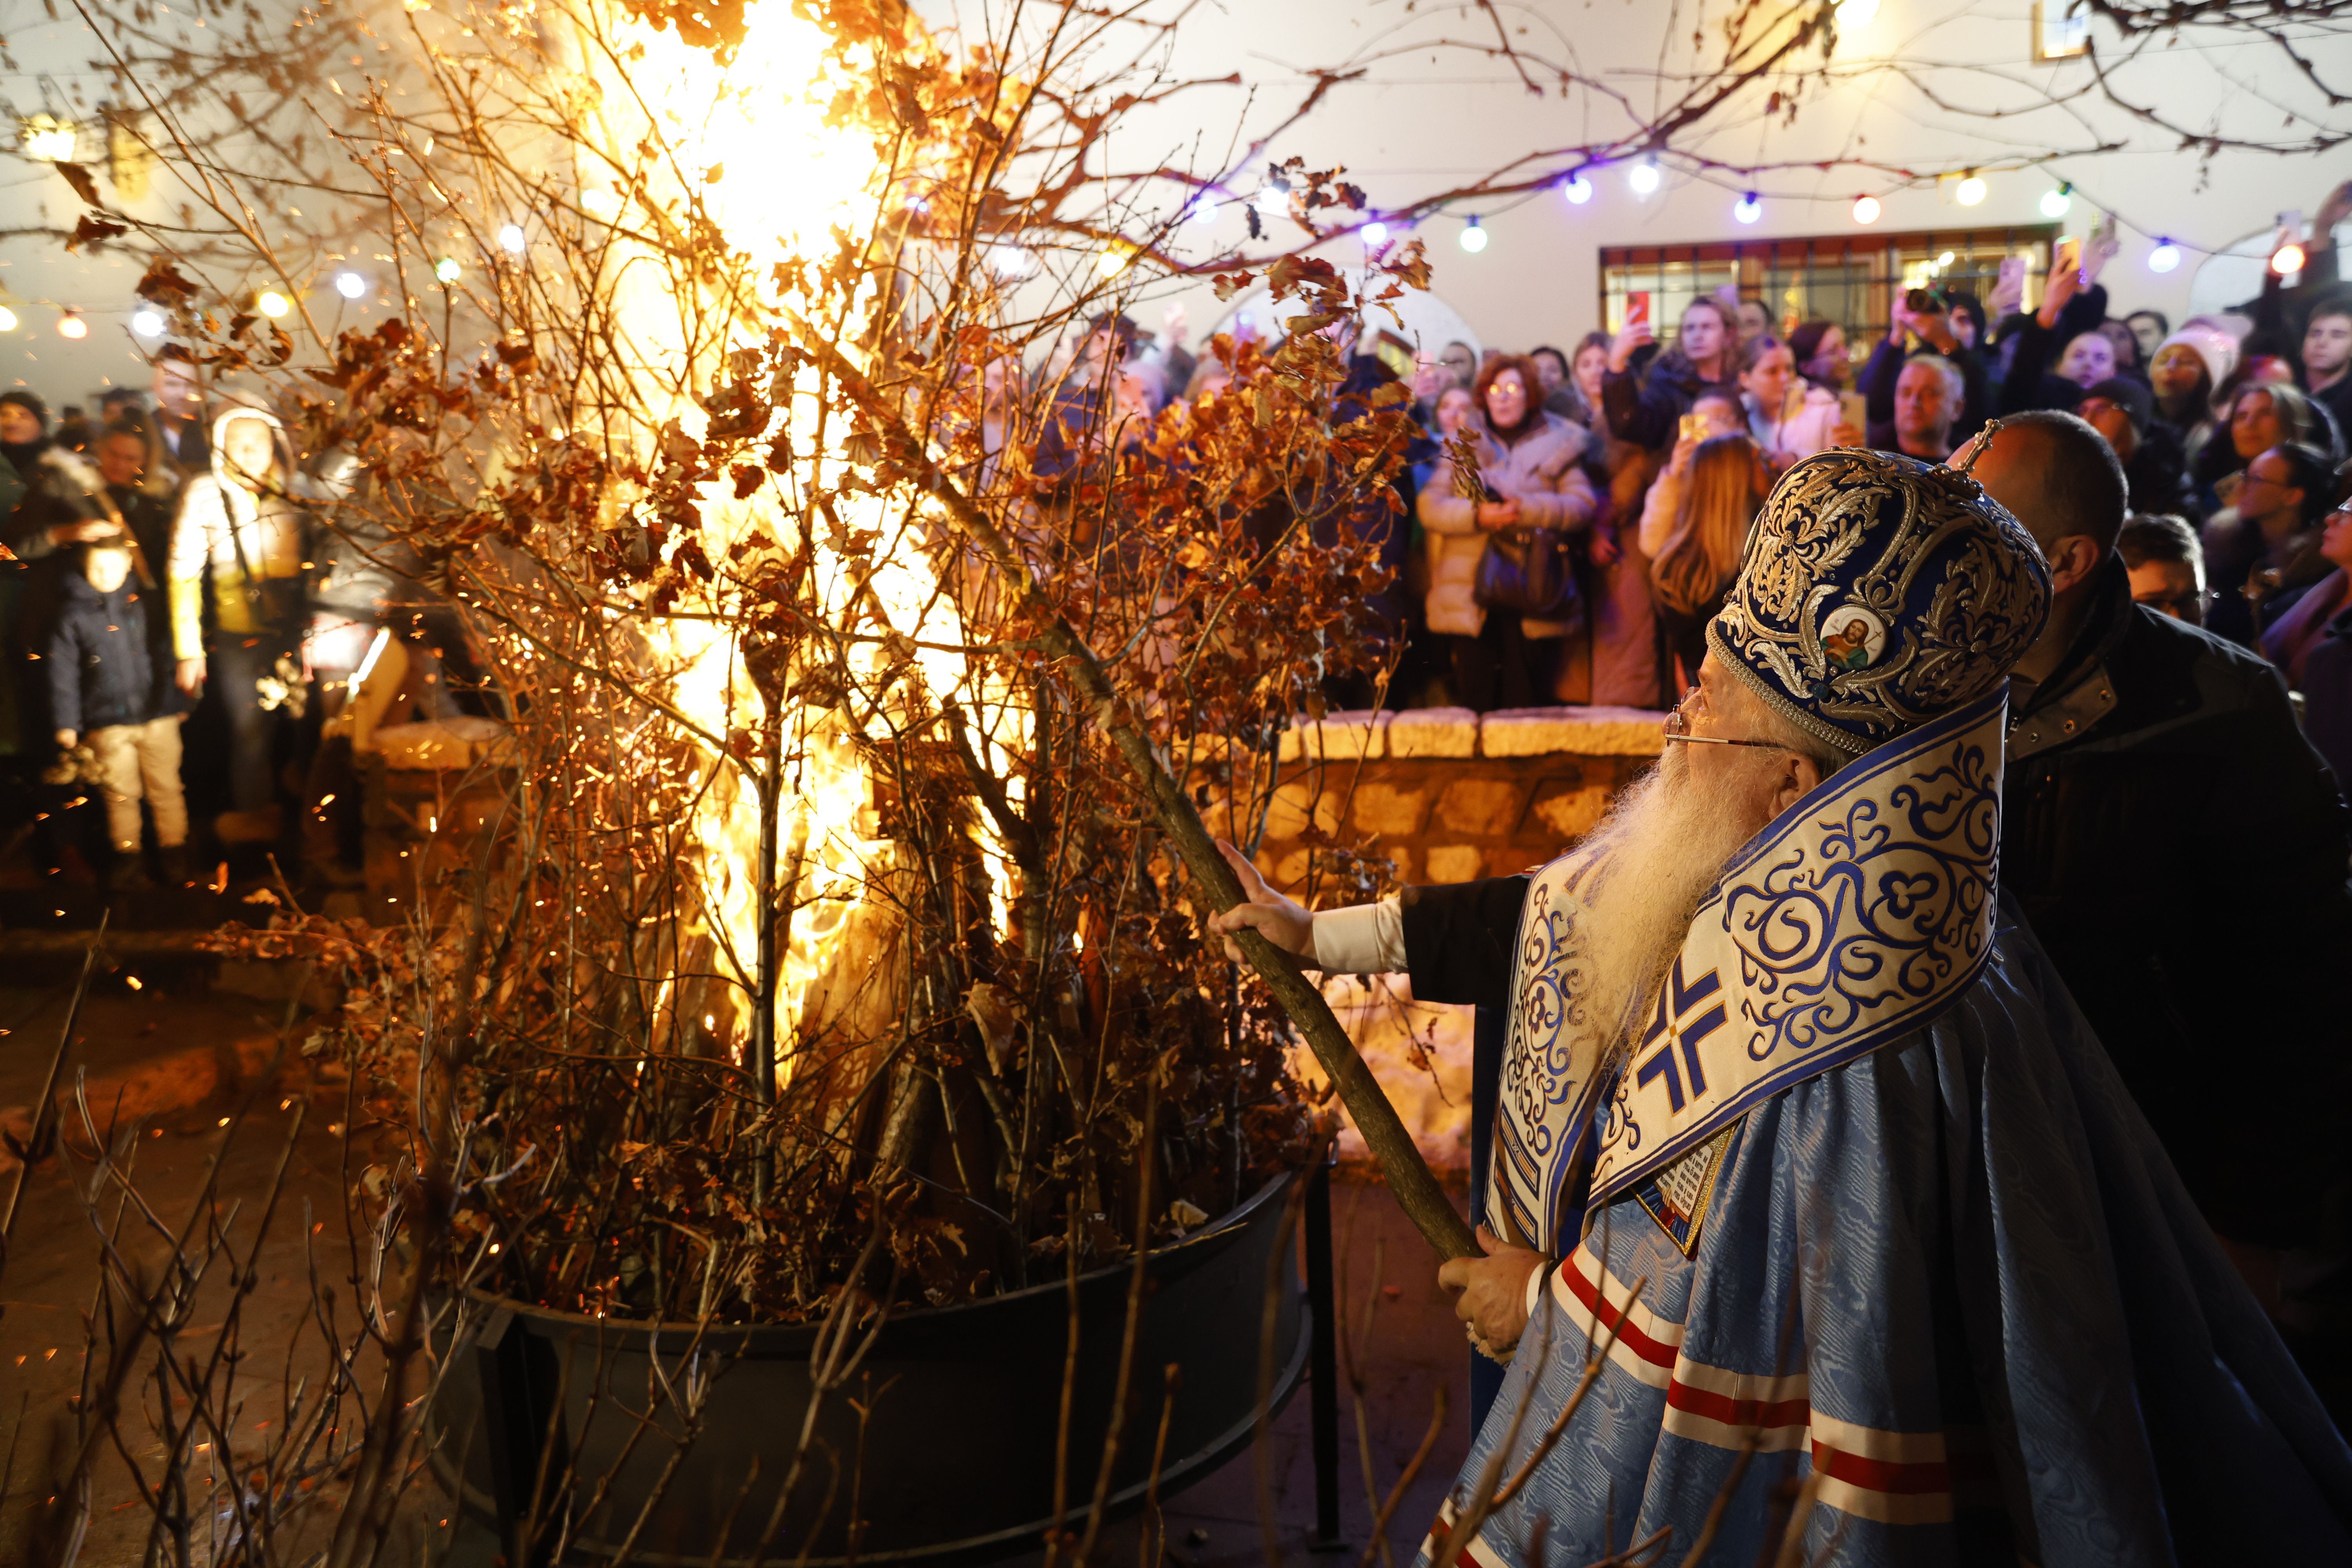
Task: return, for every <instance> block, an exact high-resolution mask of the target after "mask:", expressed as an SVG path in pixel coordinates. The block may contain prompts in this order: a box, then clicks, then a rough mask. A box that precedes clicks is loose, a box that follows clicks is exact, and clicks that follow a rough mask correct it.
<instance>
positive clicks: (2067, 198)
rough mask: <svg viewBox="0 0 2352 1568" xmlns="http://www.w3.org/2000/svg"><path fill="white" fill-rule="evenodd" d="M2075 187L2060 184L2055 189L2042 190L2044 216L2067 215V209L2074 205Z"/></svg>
mask: <svg viewBox="0 0 2352 1568" xmlns="http://www.w3.org/2000/svg"><path fill="white" fill-rule="evenodd" d="M2073 192H2074V186H2072V185H2060V186H2059V187H2058V188H2057V189H2056V190H2054V191H2044V192H2042V216H2043V217H2064V216H2066V209H2067V208H2069V207H2071V206H2073V205H2074V195H2073Z"/></svg>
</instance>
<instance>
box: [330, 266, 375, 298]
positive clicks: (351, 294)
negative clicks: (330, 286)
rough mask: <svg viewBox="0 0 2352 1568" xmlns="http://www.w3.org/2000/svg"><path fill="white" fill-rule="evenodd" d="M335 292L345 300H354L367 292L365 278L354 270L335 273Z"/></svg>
mask: <svg viewBox="0 0 2352 1568" xmlns="http://www.w3.org/2000/svg"><path fill="white" fill-rule="evenodd" d="M335 292H336V293H338V294H341V296H342V297H343V298H344V299H346V300H356V299H358V298H359V297H360V296H361V295H362V294H364V293H366V292H367V279H364V278H362V277H361V276H360V275H359V274H358V273H356V272H338V273H336V274H335Z"/></svg>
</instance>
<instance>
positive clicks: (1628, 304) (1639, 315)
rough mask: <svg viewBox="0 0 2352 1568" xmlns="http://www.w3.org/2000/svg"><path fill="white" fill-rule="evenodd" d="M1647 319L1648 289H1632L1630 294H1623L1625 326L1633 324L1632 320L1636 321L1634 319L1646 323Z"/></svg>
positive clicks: (1648, 312) (1648, 317)
mask: <svg viewBox="0 0 2352 1568" xmlns="http://www.w3.org/2000/svg"><path fill="white" fill-rule="evenodd" d="M1649 319H1650V293H1649V290H1648V289H1638V290H1636V291H1634V292H1633V293H1631V294H1628V295H1626V296H1625V324H1626V325H1627V326H1629V327H1630V326H1632V325H1633V323H1634V322H1636V321H1641V322H1643V323H1647V322H1648V321H1649Z"/></svg>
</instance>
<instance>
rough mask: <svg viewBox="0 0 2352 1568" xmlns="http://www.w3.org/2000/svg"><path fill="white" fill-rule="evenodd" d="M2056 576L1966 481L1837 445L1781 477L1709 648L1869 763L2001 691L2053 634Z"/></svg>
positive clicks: (1788, 711) (1802, 723) (1781, 707)
mask: <svg viewBox="0 0 2352 1568" xmlns="http://www.w3.org/2000/svg"><path fill="white" fill-rule="evenodd" d="M2049 612H2050V573H2049V568H2048V567H2047V565H2046V564H2045V563H2043V561H2042V552H2041V550H2040V549H2039V548H2037V547H2036V546H2035V544H2034V542H2033V540H2032V536H2031V535H2030V534H2028V533H2027V532H2026V531H2025V529H2024V527H2023V526H2022V525H2021V524H2020V523H2019V522H2018V521H2017V519H2015V518H2014V517H2011V515H2010V514H2009V512H2008V511H2007V510H2005V509H2003V508H2002V506H2001V505H2000V503H1999V502H1998V501H1996V500H1993V499H1992V498H1991V497H1990V496H1988V495H1986V494H1985V492H1984V489H1983V487H1982V486H1980V485H1979V484H1978V483H1977V482H1976V481H1975V480H1974V479H1970V478H1969V477H1968V475H1966V474H1964V473H1961V472H1958V471H1957V470H1955V469H1952V468H1939V467H1937V466H1935V465H1933V464H1929V463H1923V462H1921V461H1919V460H1918V459H1917V458H1906V457H1900V456H1897V455H1895V454H1893V453H1887V452H1872V451H1864V450H1861V449H1858V448H1853V447H1833V448H1832V449H1831V450H1829V451H1826V452H1819V453H1816V454H1814V455H1813V456H1812V457H1810V458H1805V459H1804V460H1803V461H1802V462H1800V463H1798V464H1797V465H1796V466H1795V467H1794V468H1790V470H1789V471H1788V473H1787V474H1786V475H1784V476H1782V478H1781V479H1780V483H1779V484H1778V485H1776V486H1774V487H1773V489H1772V494H1771V498H1770V499H1769V500H1767V501H1766V502H1765V503H1764V510H1763V512H1762V513H1761V514H1760V515H1759V517H1758V518H1757V520H1756V526H1755V527H1754V528H1753V529H1752V530H1751V531H1749V533H1748V550H1747V553H1746V556H1745V558H1744V560H1743V561H1742V563H1741V564H1740V570H1739V577H1738V581H1737V582H1736V583H1734V584H1732V587H1731V592H1730V594H1729V595H1728V596H1727V598H1726V599H1725V600H1724V605H1723V609H1722V611H1721V612H1720V613H1719V614H1717V616H1716V617H1715V619H1714V620H1713V621H1712V622H1710V623H1708V626H1707V628H1706V640H1707V646H1708V647H1710V648H1712V649H1714V651H1715V655H1716V657H1717V658H1720V659H1722V660H1723V661H1724V662H1726V663H1727V664H1728V665H1729V666H1730V667H1731V668H1732V669H1734V670H1735V671H1737V672H1738V674H1739V676H1740V677H1741V678H1742V679H1745V680H1746V681H1747V682H1748V685H1749V686H1751V687H1753V688H1754V689H1756V690H1757V691H1758V692H1759V694H1760V695H1761V696H1762V697H1763V699H1764V700H1766V701H1767V702H1769V703H1770V704H1771V705H1772V707H1773V708H1774V709H1775V710H1778V711H1779V712H1780V713H1781V714H1782V715H1783V716H1785V717H1786V718H1787V719H1789V721H1790V722H1792V723H1794V724H1795V725H1797V726H1798V727H1799V728H1800V729H1801V730H1803V731H1805V732H1806V733H1807V734H1809V735H1812V736H1815V737H1817V738H1818V739H1820V740H1822V741H1825V742H1828V743H1829V744H1830V745H1832V746H1834V747H1836V748H1837V749H1838V750H1839V751H1841V752H1846V753H1848V754H1850V755H1854V756H1859V755H1861V754H1862V753H1863V752H1867V751H1870V750H1872V749H1873V748H1874V747H1877V746H1881V745H1884V744H1885V742H1888V741H1891V740H1893V739H1894V738H1895V737H1896V736H1897V735H1900V734H1902V733H1904V732H1905V731H1908V730H1912V729H1915V728H1916V727H1917V726H1919V725H1921V724H1924V723H1927V721H1930V720H1932V719H1935V718H1937V717H1939V716H1940V715H1942V714H1946V713H1949V712H1951V711H1953V710H1956V709H1958V708H1962V707H1965V706H1966V705H1967V704H1969V703H1970V702H1972V701H1974V700H1977V699H1978V698H1979V697H1982V696H1984V695H1985V694H1986V693H1987V692H1990V691H1991V690H1992V689H1995V688H1996V687H1997V686H1999V685H2000V683H2001V682H2002V681H2003V680H2005V679H2007V678H2008V675H2009V671H2010V667H2011V665H2013V664H2015V663H2016V662H2017V660H2018V658H2020V657H2021V655H2022V654H2023V653H2024V652H2025V650H2026V649H2027V648H2029V647H2032V646H2033V641H2034V639H2035V638H2036V637H2039V636H2041V634H2042V623H2043V621H2044V620H2045V619H2046V618H2047V617H2048V616H2049Z"/></svg>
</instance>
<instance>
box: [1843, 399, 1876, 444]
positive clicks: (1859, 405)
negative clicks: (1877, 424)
mask: <svg viewBox="0 0 2352 1568" xmlns="http://www.w3.org/2000/svg"><path fill="white" fill-rule="evenodd" d="M1838 417H1839V418H1840V419H1842V420H1843V421H1844V422H1845V423H1846V424H1848V425H1851V426H1853V427H1854V428H1855V429H1857V430H1859V431H1862V432H1863V439H1864V440H1865V441H1867V440H1868V439H1870V434H1869V432H1870V412H1869V407H1868V405H1867V404H1865V403H1864V399H1863V395H1862V394H1861V393H1859V392H1841V393H1839V394H1838Z"/></svg>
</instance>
